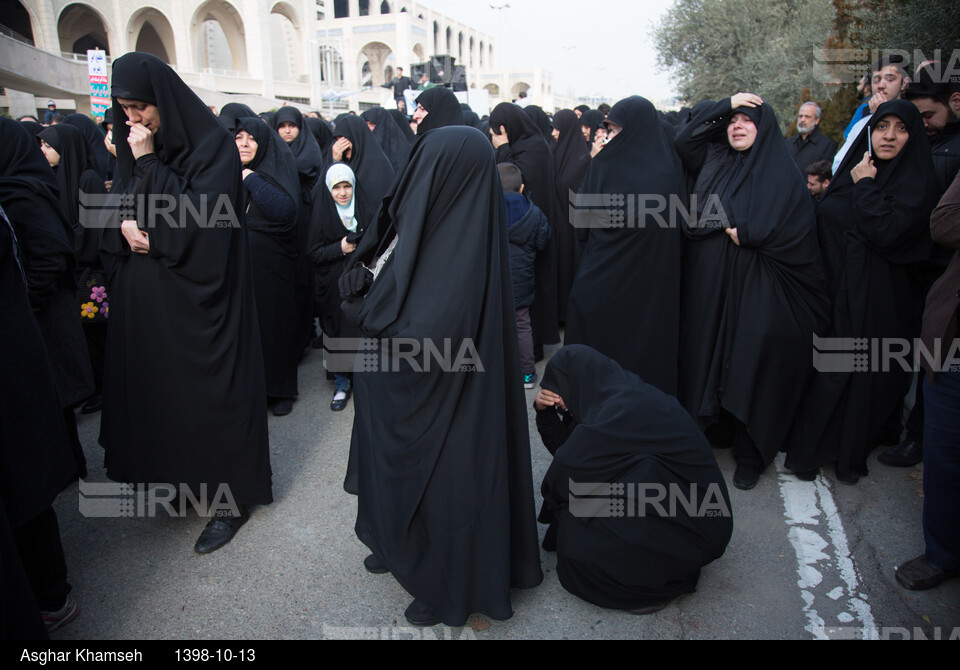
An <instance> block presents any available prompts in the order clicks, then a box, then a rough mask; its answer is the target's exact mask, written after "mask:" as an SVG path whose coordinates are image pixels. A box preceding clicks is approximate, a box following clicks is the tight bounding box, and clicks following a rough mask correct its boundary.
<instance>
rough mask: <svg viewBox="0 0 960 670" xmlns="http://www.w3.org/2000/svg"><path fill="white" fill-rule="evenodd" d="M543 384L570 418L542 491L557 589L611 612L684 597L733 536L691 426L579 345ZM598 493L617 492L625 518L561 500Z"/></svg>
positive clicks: (668, 403) (550, 368)
mask: <svg viewBox="0 0 960 670" xmlns="http://www.w3.org/2000/svg"><path fill="white" fill-rule="evenodd" d="M542 386H543V388H545V389H547V390H550V391H553V392H554V393H556V394H558V395H559V396H560V397H561V398H563V401H564V404H565V405H566V407H567V409H568V410H569V412H570V413H571V414H572V415H573V422H572V423H571V424H569V427H570V428H572V430H571V431H570V432H569V435H568V436H565V440H564V441H563V442H562V444H561V445H560V446H559V448H557V449H556V451H555V452H554V454H553V462H552V463H551V465H550V468H549V469H548V470H547V473H546V475H545V476H544V479H543V485H542V487H541V492H542V493H543V507H542V509H541V511H540V517H539V518H540V522H541V523H548V524H550V529H549V530H548V532H547V539H545V541H544V548H545V549H547V550H548V551H552V550H554V549H555V550H556V552H557V576H558V577H559V578H560V583H561V584H562V585H563V587H564V588H565V589H567V590H568V591H570V592H571V593H573V594H574V595H576V596H578V597H580V598H583V599H584V600H586V601H588V602H591V603H593V604H595V605H599V606H601V607H610V608H614V609H636V608H642V607H648V606H651V605H655V604H659V603H663V602H666V601H669V600H672V599H673V598H676V597H677V596H679V595H682V594H684V593H692V592H693V591H694V590H695V589H696V586H697V581H698V580H699V578H700V569H701V568H702V567H703V566H705V565H707V564H708V563H710V562H711V561H714V560H716V559H718V558H720V556H722V555H723V552H724V550H725V549H726V547H727V543H728V542H729V541H730V536H731V534H732V532H733V516H732V513H731V507H730V498H729V495H728V494H727V487H726V484H725V483H724V481H723V475H722V474H721V472H720V468H719V467H718V466H717V462H716V460H715V459H714V457H713V454H712V453H711V450H710V445H709V444H708V443H707V440H706V439H705V438H704V436H703V434H702V433H701V432H700V430H699V428H698V427H697V425H696V423H695V422H694V421H693V420H692V419H691V418H690V415H689V414H688V413H687V412H686V411H685V410H684V409H683V407H681V406H680V403H678V402H677V400H676V399H675V398H673V397H671V396H668V395H666V394H665V393H662V392H661V391H659V390H657V389H656V388H655V387H653V386H651V385H649V384H646V383H644V382H643V380H641V379H640V378H639V377H638V376H637V375H635V374H633V373H630V372H627V371H626V370H624V369H623V368H621V367H620V366H619V365H617V363H616V362H615V361H613V360H611V359H609V358H607V357H605V356H603V355H601V354H599V353H598V352H596V351H594V350H593V349H591V348H589V347H585V346H581V345H571V346H566V347H564V348H563V349H561V350H560V351H559V352H557V353H556V354H555V355H554V356H553V358H551V359H550V362H549V363H548V364H547V369H546V371H545V372H544V375H543V382H542ZM545 411H547V412H555V411H556V410H554V409H552V408H550V409H548V410H545ZM540 422H541V418H540V416H539V415H538V418H537V423H538V424H540ZM605 484H622V485H623V486H624V491H623V494H625V495H626V498H625V501H626V504H627V505H631V504H632V505H633V508H632V509H631V510H629V511H628V510H624V514H623V515H622V516H610V515H607V516H605V517H604V516H603V515H602V514H599V513H598V514H595V515H594V514H590V513H589V509H587V508H588V506H589V499H581V500H576V499H575V498H571V495H576V492H575V491H572V490H571V489H573V488H575V487H576V485H580V486H582V487H586V488H587V489H590V487H591V486H592V487H593V489H592V491H591V493H590V494H589V495H603V493H602V492H601V491H598V490H597V488H596V487H597V486H599V485H605ZM627 487H630V490H627ZM634 487H636V488H634ZM652 487H657V488H652ZM661 493H663V494H664V495H663V497H662V498H660V494H661ZM582 495H588V494H586V493H583V494H582ZM634 496H635V497H634ZM644 497H646V498H647V500H648V502H646V503H645V504H644V505H643V507H642V509H641V508H640V507H639V501H640V500H641V499H642V498H644ZM658 498H659V499H660V500H661V501H662V502H649V500H650V499H654V500H657V499H658ZM621 499H624V498H623V496H621ZM601 500H603V501H604V502H606V503H607V504H609V501H610V500H611V498H610V497H609V495H607V496H606V498H605V499H601ZM598 511H599V510H598ZM631 512H632V513H631ZM554 541H555V545H554V544H553V542H554Z"/></svg>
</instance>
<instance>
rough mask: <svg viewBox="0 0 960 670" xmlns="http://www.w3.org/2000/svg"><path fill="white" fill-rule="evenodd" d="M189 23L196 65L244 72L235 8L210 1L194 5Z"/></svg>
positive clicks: (221, 0)
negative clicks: (198, 5) (197, 6)
mask: <svg viewBox="0 0 960 670" xmlns="http://www.w3.org/2000/svg"><path fill="white" fill-rule="evenodd" d="M190 25H191V29H192V37H193V39H192V42H193V45H194V49H195V54H196V55H195V56H194V60H195V63H196V66H197V67H198V68H200V69H211V70H232V71H235V72H246V71H247V45H246V40H245V39H244V28H243V19H242V18H241V16H240V13H239V12H238V11H237V9H236V7H234V6H233V5H231V4H230V3H229V2H225V0H210V1H209V2H205V3H204V4H202V5H201V6H200V7H199V8H197V11H196V12H194V15H193V20H192V21H191V22H190Z"/></svg>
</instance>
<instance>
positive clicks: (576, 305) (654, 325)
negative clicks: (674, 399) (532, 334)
mask: <svg viewBox="0 0 960 670" xmlns="http://www.w3.org/2000/svg"><path fill="white" fill-rule="evenodd" d="M610 121H612V122H614V123H616V124H617V125H619V126H621V127H622V128H623V130H621V131H620V133H619V134H618V135H617V136H616V137H614V138H613V139H612V140H611V141H610V142H609V143H608V144H607V145H606V146H605V147H604V149H603V151H601V152H600V153H599V154H598V155H597V157H596V158H594V159H593V160H592V161H591V162H590V167H589V168H588V170H587V174H586V176H585V177H584V179H583V184H582V186H581V187H580V193H581V194H582V195H581V197H580V198H581V201H582V199H583V198H596V197H600V196H613V197H616V196H622V197H623V205H622V206H616V207H610V208H607V209H602V210H600V211H599V212H598V210H596V209H591V208H587V207H586V206H584V207H582V208H579V207H578V211H577V216H576V220H575V222H574V223H575V224H576V225H577V226H581V230H585V231H586V232H587V233H588V237H587V244H586V247H585V248H584V250H583V255H582V257H581V259H580V267H579V270H578V272H577V277H576V279H575V280H574V282H573V287H572V289H571V291H570V304H569V306H568V308H567V331H566V335H565V343H567V344H586V345H589V346H591V347H593V348H594V349H596V350H597V351H599V352H600V353H602V354H604V355H605V356H609V357H610V358H612V359H614V360H615V361H617V362H618V363H619V364H620V365H622V366H623V368H624V369H626V370H629V371H631V372H633V373H636V374H638V375H640V377H641V378H642V379H643V380H644V381H645V382H647V383H648V384H653V385H654V386H656V387H657V388H659V389H660V390H661V391H663V392H665V393H669V394H671V395H676V392H677V349H678V346H679V344H678V342H679V338H680V333H679V329H680V277H681V273H680V257H681V249H682V244H683V238H682V235H681V233H680V231H679V229H678V227H677V221H676V219H675V217H674V220H673V221H671V218H672V217H671V208H674V209H675V208H676V206H677V205H678V204H679V205H681V206H686V200H687V199H686V198H685V197H684V196H683V192H684V188H683V186H684V184H683V172H682V169H681V167H680V160H679V159H678V158H677V155H676V152H675V151H674V150H673V147H672V146H671V145H670V143H669V142H668V141H667V138H666V137H665V136H664V134H663V131H662V130H661V129H660V125H659V124H658V123H657V112H656V110H655V109H654V107H653V105H652V104H650V102H648V101H647V100H645V99H644V98H640V97H636V96H635V97H632V98H627V99H626V100H621V101H620V102H618V103H617V104H616V105H615V106H614V107H613V109H612V110H611V111H610ZM637 156H644V157H645V158H644V160H642V161H638V160H637V158H636V157H637ZM654 197H659V198H662V200H661V201H660V202H659V205H658V204H657V203H654V202H647V200H648V199H650V198H654ZM638 198H639V199H642V200H643V201H644V202H643V207H644V210H643V212H642V214H641V213H637V212H638V211H639V210H635V206H634V205H633V204H632V203H630V204H628V202H627V201H628V199H629V200H631V201H634V200H635V199H638ZM581 201H578V202H580V204H581V205H583V204H592V203H585V201H582V202H581ZM648 208H649V211H647V209H648ZM614 210H619V213H620V215H621V217H622V218H618V219H617V220H611V219H610V217H611V216H612V215H613V213H614ZM598 213H599V214H600V215H599V216H597V214H598ZM629 217H635V220H628V218H629ZM671 224H673V225H671Z"/></svg>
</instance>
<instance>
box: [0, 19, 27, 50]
mask: <svg viewBox="0 0 960 670" xmlns="http://www.w3.org/2000/svg"><path fill="white" fill-rule="evenodd" d="M0 35H6V36H7V37H9V38H11V39H15V40H16V41H18V42H23V43H24V44H29V45H30V46H35V45H34V43H33V40H32V39H30V38H29V37H25V36H23V35H21V34H20V33H18V32H17V31H16V30H14V29H13V28H10V27H8V26H5V25H3V24H2V23H0Z"/></svg>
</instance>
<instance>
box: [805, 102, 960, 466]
mask: <svg viewBox="0 0 960 670" xmlns="http://www.w3.org/2000/svg"><path fill="white" fill-rule="evenodd" d="M936 203H937V191H936V177H935V174H934V169H933V159H932V158H931V152H930V143H929V141H928V139H927V134H926V131H925V129H924V122H923V117H922V116H920V112H919V111H918V110H917V108H916V106H915V105H914V104H913V103H911V102H909V101H906V100H891V101H889V102H885V103H883V104H882V105H880V107H878V108H877V111H876V112H875V113H874V114H873V116H872V117H871V118H870V122H869V123H868V124H867V127H866V128H864V130H863V131H862V132H861V134H860V137H858V138H857V139H856V143H855V144H854V145H853V147H852V148H851V150H850V151H849V152H848V153H847V156H846V157H845V158H844V160H843V162H842V163H841V166H840V170H839V171H838V172H837V174H836V175H835V176H834V179H833V181H832V182H830V188H829V189H827V192H826V193H825V194H824V197H823V201H822V202H821V203H820V206H819V207H818V208H817V230H818V233H819V237H820V248H821V249H822V250H823V257H824V261H825V265H826V268H827V277H828V279H829V288H830V295H831V297H832V298H833V323H832V325H831V326H830V330H829V331H827V333H825V336H826V337H830V338H852V339H853V340H859V341H861V342H864V343H868V342H871V341H873V342H878V341H880V340H881V339H884V338H886V339H889V340H891V341H892V340H900V341H905V342H912V341H913V338H915V337H918V336H919V334H920V318H921V315H922V311H923V299H924V294H923V288H922V286H921V284H920V283H919V281H918V277H917V275H916V264H918V263H920V262H922V261H925V260H927V259H928V258H929V257H930V254H931V252H932V248H933V243H932V241H931V239H930V212H931V211H933V208H934V206H936ZM946 348H947V347H944V350H945V351H946ZM862 351H863V353H864V354H865V356H864V358H865V359H866V358H868V356H869V350H868V349H863V350H862ZM910 353H911V354H913V353H914V352H912V350H911V352H910ZM908 360H909V361H912V360H913V358H912V356H909V357H908ZM878 363H883V362H882V361H874V362H873V365H877V364H878ZM863 367H864V369H863V370H857V369H855V370H842V371H828V370H819V371H818V372H817V374H816V375H815V377H814V379H813V380H812V383H811V384H810V388H809V389H808V392H807V394H806V402H805V403H804V406H803V412H802V413H801V414H800V416H799V417H798V420H797V423H796V428H795V430H794V433H793V436H792V437H793V440H792V443H791V445H790V451H789V452H788V453H787V467H788V468H790V469H791V470H793V471H794V472H796V473H797V474H798V475H799V476H801V477H803V478H806V479H812V478H813V477H814V476H815V475H816V472H817V469H818V468H819V467H821V466H823V465H825V464H827V463H832V462H835V463H836V474H837V478H838V479H839V480H840V481H841V482H844V483H846V484H855V483H857V481H858V480H859V479H860V477H863V476H865V475H866V474H867V456H868V455H869V454H870V452H871V451H872V450H873V448H874V447H875V446H876V445H877V444H878V442H879V440H880V437H881V433H882V431H883V429H884V425H885V423H886V421H887V419H889V417H890V416H891V415H892V414H893V413H894V411H895V409H896V408H897V407H898V406H899V402H900V400H901V398H902V397H903V395H904V394H905V393H906V391H907V389H908V388H909V386H910V378H911V373H910V372H909V371H906V370H903V369H902V368H901V367H900V364H898V363H896V362H893V363H892V364H891V365H889V367H888V368H887V370H884V371H881V370H880V369H879V367H878V368H876V369H870V363H869V362H868V363H867V364H866V365H864V366H863Z"/></svg>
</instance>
